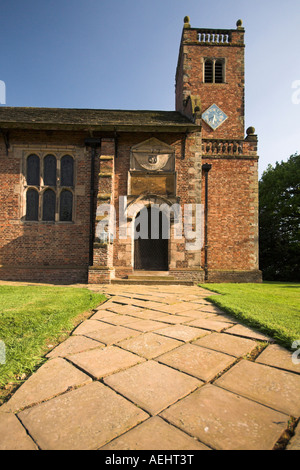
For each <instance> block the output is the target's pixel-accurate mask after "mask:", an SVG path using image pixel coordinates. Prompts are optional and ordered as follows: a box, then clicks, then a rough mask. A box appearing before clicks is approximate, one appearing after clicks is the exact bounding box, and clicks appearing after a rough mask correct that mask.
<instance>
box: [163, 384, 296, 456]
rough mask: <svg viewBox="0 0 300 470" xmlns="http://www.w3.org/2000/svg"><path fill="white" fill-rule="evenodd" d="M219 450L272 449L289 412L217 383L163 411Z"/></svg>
mask: <svg viewBox="0 0 300 470" xmlns="http://www.w3.org/2000/svg"><path fill="white" fill-rule="evenodd" d="M161 416H162V417H163V418H164V419H166V420H167V421H168V422H170V423H171V424H174V425H175V426H177V427H178V428H180V429H182V430H183V431H185V432H187V433H188V434H191V435H193V436H196V437H197V438H198V439H199V440H200V441H201V442H203V443H204V444H206V445H208V446H209V447H211V448H213V449H216V450H271V449H273V447H274V445H275V443H276V441H277V440H278V439H279V438H280V436H281V434H282V433H283V431H284V430H285V429H286V427H287V424H288V420H289V416H287V415H285V414H283V413H279V412H277V411H274V410H271V409H270V408H267V407H265V406H262V405H260V404H258V403H255V402H253V401H251V400H248V399H247V398H243V397H240V396H238V395H235V394H233V393H231V392H228V391H226V390H222V389H221V388H218V387H216V386H214V385H210V384H208V385H205V386H204V387H201V388H200V389H199V390H197V391H195V392H194V393H192V394H191V395H189V396H188V397H186V398H184V399H183V400H180V401H179V402H178V403H176V404H174V405H172V406H171V407H170V408H168V409H167V410H165V411H164V412H163V413H161Z"/></svg>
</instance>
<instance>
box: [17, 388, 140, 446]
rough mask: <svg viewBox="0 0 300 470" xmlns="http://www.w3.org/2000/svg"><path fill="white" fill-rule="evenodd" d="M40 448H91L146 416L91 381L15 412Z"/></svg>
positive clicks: (130, 404)
mask: <svg viewBox="0 0 300 470" xmlns="http://www.w3.org/2000/svg"><path fill="white" fill-rule="evenodd" d="M18 417H19V419H20V420H21V422H22V423H23V425H24V426H25V428H26V429H28V431H29V433H30V435H31V436H32V437H33V439H34V440H35V441H36V442H37V444H38V445H39V447H40V448H41V449H42V450H93V449H98V448H100V447H103V446H104V445H105V444H106V443H107V442H109V441H111V440H112V439H114V438H115V437H117V436H119V435H120V434H122V433H124V432H126V431H128V430H129V429H131V428H132V427H134V426H136V425H138V424H139V423H141V422H142V421H144V420H145V419H147V418H148V414H147V413H145V412H144V411H142V410H141V409H140V408H138V407H137V406H135V405H133V404H132V403H130V402H129V401H128V400H126V399H125V398H123V397H121V396H120V395H118V394H117V393H115V392H114V391H113V390H111V389H110V388H109V387H106V386H105V385H103V384H101V383H99V382H93V383H91V384H89V385H86V386H85V387H82V388H79V389H77V390H74V391H72V392H68V393H65V394H64V395H61V396H59V397H57V398H54V399H52V400H50V401H48V402H46V403H42V404H41V405H37V406H35V407H33V408H30V409H28V410H25V411H22V412H21V413H20V414H19V415H18Z"/></svg>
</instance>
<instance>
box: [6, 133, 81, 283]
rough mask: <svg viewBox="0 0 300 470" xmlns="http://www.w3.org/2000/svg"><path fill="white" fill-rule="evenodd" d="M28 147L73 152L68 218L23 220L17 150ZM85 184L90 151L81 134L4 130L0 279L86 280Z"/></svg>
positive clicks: (20, 153)
mask: <svg viewBox="0 0 300 470" xmlns="http://www.w3.org/2000/svg"><path fill="white" fill-rule="evenodd" d="M31 150H32V152H33V153H34V152H36V153H38V151H41V152H47V153H55V152H56V151H62V152H64V153H70V154H71V155H73V156H74V159H75V175H76V176H75V178H76V181H75V189H74V195H75V214H74V222H73V223H62V222H55V223H54V222H28V221H25V220H24V210H25V208H24V194H23V193H24V191H23V181H24V175H23V168H24V162H23V155H24V152H28V151H31ZM89 186H90V155H89V152H86V150H85V147H84V135H82V134H80V133H77V134H76V133H71V134H70V133H63V132H62V133H60V132H55V133H53V132H47V133H46V132H39V131H37V132H33V131H30V132H29V131H28V132H25V131H24V132H20V131H13V132H11V133H10V150H9V154H8V155H6V149H5V147H4V146H3V144H2V145H1V148H0V204H1V212H0V234H1V235H0V265H1V268H0V278H1V279H16V278H18V280H33V281H43V282H48V281H49V282H53V281H55V280H59V281H60V282H68V281H71V282H75V281H76V282H85V281H86V280H87V266H88V253H89V248H88V242H89V207H90V197H89ZM22 216H23V217H22ZM22 219H23V220H22ZM43 266H44V267H45V269H44V270H43V269H42V267H43ZM58 273H60V274H58Z"/></svg>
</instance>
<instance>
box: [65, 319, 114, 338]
mask: <svg viewBox="0 0 300 470" xmlns="http://www.w3.org/2000/svg"><path fill="white" fill-rule="evenodd" d="M106 327H107V324H106V323H102V322H101V321H98V320H85V321H84V322H82V323H81V324H80V325H79V326H78V327H77V328H76V329H75V330H74V331H73V335H86V334H87V333H90V332H91V331H98V330H103V329H104V328H106Z"/></svg>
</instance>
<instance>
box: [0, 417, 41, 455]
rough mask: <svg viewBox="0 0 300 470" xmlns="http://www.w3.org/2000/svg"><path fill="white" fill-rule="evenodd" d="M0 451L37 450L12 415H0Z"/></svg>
mask: <svg viewBox="0 0 300 470" xmlns="http://www.w3.org/2000/svg"><path fill="white" fill-rule="evenodd" d="M0 450H38V448H37V446H36V445H35V443H34V442H33V440H32V439H31V438H30V436H28V434H27V432H26V430H25V429H24V427H23V426H22V424H21V423H20V421H19V420H18V418H17V417H16V416H15V415H14V414H13V413H0Z"/></svg>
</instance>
